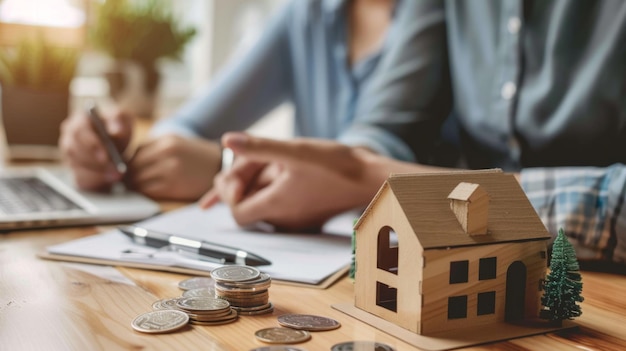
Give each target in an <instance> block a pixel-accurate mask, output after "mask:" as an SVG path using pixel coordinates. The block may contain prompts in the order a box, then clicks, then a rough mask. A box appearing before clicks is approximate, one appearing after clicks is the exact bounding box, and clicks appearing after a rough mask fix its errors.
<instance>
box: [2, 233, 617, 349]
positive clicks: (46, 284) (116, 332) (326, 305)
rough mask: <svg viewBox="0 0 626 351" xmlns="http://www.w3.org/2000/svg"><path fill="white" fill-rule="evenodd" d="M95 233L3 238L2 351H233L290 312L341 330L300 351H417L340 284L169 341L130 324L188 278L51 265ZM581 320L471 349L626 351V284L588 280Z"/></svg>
mask: <svg viewBox="0 0 626 351" xmlns="http://www.w3.org/2000/svg"><path fill="white" fill-rule="evenodd" d="M96 232H97V228H95V227H76V228H64V229H49V230H33V231H16V232H11V233H6V234H0V349H2V350H129V349H149V350H192V349H197V350H236V351H245V350H251V349H254V348H256V347H261V346H267V344H264V343H262V342H260V341H258V340H256V339H255V336H254V333H255V331H257V330H258V329H261V328H266V327H273V326H278V322H277V320H276V317H277V316H278V315H281V314H285V313H305V314H317V315H323V316H327V317H331V318H334V319H336V320H338V321H340V322H341V324H342V326H341V328H339V329H336V330H332V331H327V332H315V333H313V336H312V338H311V339H310V340H309V341H307V342H305V343H302V344H298V345H295V346H297V347H299V348H301V349H304V350H309V351H320V350H330V349H331V347H332V345H334V344H336V343H339V342H343V341H349V340H370V341H378V342H383V343H386V344H388V345H391V346H393V347H394V348H395V349H396V350H415V348H413V347H412V346H409V345H408V344H406V343H404V342H402V341H400V340H398V339H395V338H393V337H391V336H389V335H387V334H385V333H383V332H380V331H378V330H376V329H375V328H373V327H370V326H369V325H367V324H364V323H361V322H359V321H357V320H355V319H352V318H351V317H348V316H347V315H344V314H343V313H341V312H339V311H337V310H334V309H333V308H331V305H332V304H335V303H341V302H349V301H352V294H353V284H352V282H351V281H350V280H349V279H348V278H343V279H341V280H340V281H339V282H337V283H336V284H334V285H332V286H331V287H330V288H328V289H326V290H320V289H313V288H302V287H294V286H287V285H280V284H276V283H275V284H273V285H272V287H271V288H270V290H269V293H270V300H271V302H272V303H273V304H274V306H275V310H274V312H273V313H272V314H268V315H262V316H242V317H240V318H239V320H238V321H237V322H234V323H231V324H226V325H221V326H188V327H185V328H184V329H183V330H181V331H177V332H173V333H169V334H159V335H154V334H142V333H139V332H136V331H134V330H133V329H132V328H131V325H130V324H131V321H132V320H133V319H134V318H135V317H137V316H138V315H140V314H141V313H144V312H148V311H150V310H151V305H152V303H153V302H154V301H156V300H158V299H161V298H166V297H176V296H180V295H181V293H182V291H181V290H180V289H179V288H178V285H177V284H178V282H179V281H181V280H183V279H186V278H189V276H185V275H180V274H172V273H164V272H156V271H148V270H139V269H129V268H117V269H116V268H106V267H100V266H92V267H93V268H96V269H99V270H101V271H100V272H96V273H93V272H91V271H90V270H89V269H84V267H89V265H78V266H76V265H73V264H68V263H64V262H57V261H46V260H42V259H39V258H37V256H36V254H37V253H39V252H41V251H43V250H44V249H45V248H46V247H47V246H49V245H53V244H58V243H62V242H65V241H67V240H72V239H76V238H79V237H83V236H87V235H91V234H94V233H96ZM583 283H584V290H583V295H584V297H585V301H584V303H583V304H582V309H583V315H582V316H581V317H580V318H579V319H577V320H576V323H577V324H578V325H579V326H580V328H579V329H577V330H574V331H567V332H562V333H556V334H547V335H538V336H532V337H527V338H521V339H516V340H510V341H507V342H500V343H495V344H490V345H483V346H478V347H473V348H471V350H624V349H625V348H626V327H625V326H626V297H625V296H626V276H623V275H619V274H609V273H597V272H583Z"/></svg>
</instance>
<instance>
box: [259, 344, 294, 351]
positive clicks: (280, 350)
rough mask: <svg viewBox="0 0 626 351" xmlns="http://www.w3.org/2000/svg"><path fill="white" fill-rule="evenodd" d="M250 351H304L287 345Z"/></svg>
mask: <svg viewBox="0 0 626 351" xmlns="http://www.w3.org/2000/svg"><path fill="white" fill-rule="evenodd" d="M250 351H305V350H304V349H301V348H298V347H293V346H289V345H272V346H263V347H257V348H256V349H252V350H250Z"/></svg>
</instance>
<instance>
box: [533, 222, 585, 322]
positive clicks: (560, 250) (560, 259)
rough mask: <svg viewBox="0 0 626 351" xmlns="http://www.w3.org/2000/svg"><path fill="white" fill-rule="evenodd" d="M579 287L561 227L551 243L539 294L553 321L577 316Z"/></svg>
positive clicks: (569, 246)
mask: <svg viewBox="0 0 626 351" xmlns="http://www.w3.org/2000/svg"><path fill="white" fill-rule="evenodd" d="M582 289H583V283H582V278H581V276H580V273H579V267H578V261H577V259H576V252H575V251H574V247H573V246H572V244H571V243H570V242H569V241H568V240H567V237H566V236H565V234H564V233H563V229H560V230H559V234H558V235H557V237H556V239H555V240H554V244H553V246H552V258H551V259H550V273H549V274H548V277H547V278H546V283H545V287H544V295H543V297H542V298H541V304H542V305H543V306H545V307H546V308H547V310H546V311H545V312H546V317H547V318H548V319H550V320H553V321H562V320H564V319H573V318H574V317H578V316H580V315H581V314H582V311H581V310H580V305H578V304H577V302H582V301H583V297H582V296H581V292H582Z"/></svg>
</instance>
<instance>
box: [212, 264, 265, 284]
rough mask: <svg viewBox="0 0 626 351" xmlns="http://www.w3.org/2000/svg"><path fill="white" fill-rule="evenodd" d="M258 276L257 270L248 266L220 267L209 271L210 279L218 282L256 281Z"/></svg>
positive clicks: (259, 273)
mask: <svg viewBox="0 0 626 351" xmlns="http://www.w3.org/2000/svg"><path fill="white" fill-rule="evenodd" d="M260 275H261V272H259V270H258V269H256V268H254V267H250V266H222V267H219V268H215V269H214V270H212V271H211V277H213V279H215V281H218V282H219V281H227V282H242V281H246V280H252V279H256V278H258V277H259V276H260Z"/></svg>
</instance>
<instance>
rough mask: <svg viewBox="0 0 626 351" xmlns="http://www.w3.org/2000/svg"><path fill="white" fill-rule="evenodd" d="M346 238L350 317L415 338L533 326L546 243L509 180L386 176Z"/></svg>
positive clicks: (478, 175) (482, 174) (483, 175)
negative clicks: (352, 243) (351, 248)
mask: <svg viewBox="0 0 626 351" xmlns="http://www.w3.org/2000/svg"><path fill="white" fill-rule="evenodd" d="M354 228H355V232H356V276H355V304H354V305H355V307H356V308H358V309H361V310H363V311H366V312H369V314H372V315H374V316H376V317H377V318H382V319H383V320H385V321H388V322H391V323H393V324H395V325H397V326H400V327H402V328H404V329H406V330H409V331H410V332H412V333H415V334H421V335H435V334H437V333H440V332H450V331H454V330H458V331H461V330H463V329H467V328H469V327H472V328H476V327H477V326H494V325H499V324H502V323H505V322H518V321H524V320H532V319H535V318H538V316H539V312H540V310H541V301H540V300H541V294H542V291H541V290H542V283H543V279H544V278H545V274H546V268H547V261H546V260H547V259H546V250H547V240H548V239H549V238H550V234H549V233H548V232H547V230H546V228H545V226H544V225H543V224H542V222H541V220H540V219H539V217H538V216H537V214H536V212H535V210H534V209H533V207H532V206H531V204H530V202H529V201H528V199H527V197H526V195H525V194H524V192H523V190H522V188H521V187H520V185H519V184H518V182H517V180H516V179H515V177H514V176H513V175H511V174H505V173H503V172H501V171H500V170H486V171H459V172H446V173H439V174H423V175H420V174H405V175H392V176H390V177H389V178H388V179H387V181H386V182H385V183H384V184H383V185H382V187H381V188H380V190H379V191H378V193H377V194H376V196H375V197H374V199H373V200H372V201H371V203H370V204H369V206H368V207H367V209H366V210H365V212H364V213H363V215H362V216H361V218H360V219H359V220H358V222H357V223H356V224H355V227H354ZM376 317H375V318H376Z"/></svg>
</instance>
